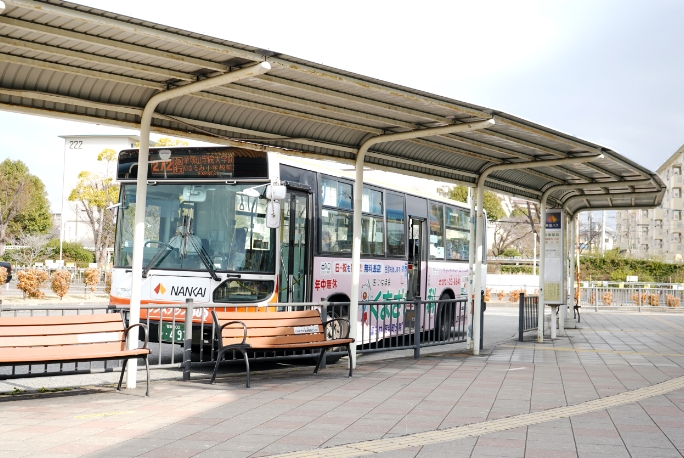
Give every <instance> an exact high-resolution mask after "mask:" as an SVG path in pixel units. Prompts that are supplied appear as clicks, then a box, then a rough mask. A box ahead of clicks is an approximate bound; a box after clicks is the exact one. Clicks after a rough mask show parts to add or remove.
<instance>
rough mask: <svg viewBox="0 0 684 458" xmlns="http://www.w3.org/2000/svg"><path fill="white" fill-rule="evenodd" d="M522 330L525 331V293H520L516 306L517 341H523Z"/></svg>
mask: <svg viewBox="0 0 684 458" xmlns="http://www.w3.org/2000/svg"><path fill="white" fill-rule="evenodd" d="M523 329H525V293H520V299H519V304H518V340H519V341H520V342H522V341H523Z"/></svg>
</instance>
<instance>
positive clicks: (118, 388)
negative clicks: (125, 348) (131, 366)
mask: <svg viewBox="0 0 684 458" xmlns="http://www.w3.org/2000/svg"><path fill="white" fill-rule="evenodd" d="M126 364H128V358H126V359H124V362H123V366H122V367H121V376H120V377H119V385H118V386H117V387H116V391H121V382H123V376H124V372H126Z"/></svg>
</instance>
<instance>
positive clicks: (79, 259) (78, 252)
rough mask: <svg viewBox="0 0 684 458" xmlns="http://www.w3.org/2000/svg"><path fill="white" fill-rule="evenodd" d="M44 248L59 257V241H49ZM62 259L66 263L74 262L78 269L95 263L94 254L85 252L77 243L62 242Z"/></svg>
mask: <svg viewBox="0 0 684 458" xmlns="http://www.w3.org/2000/svg"><path fill="white" fill-rule="evenodd" d="M45 246H47V247H49V248H52V249H53V252H54V253H57V254H58V255H59V239H55V240H50V241H49V242H48V243H47V244H46V245H45ZM62 259H64V261H66V262H75V263H76V265H78V266H79V267H88V264H90V263H91V262H95V254H94V253H93V252H92V251H89V250H86V249H85V248H84V247H83V245H81V244H80V243H78V242H62Z"/></svg>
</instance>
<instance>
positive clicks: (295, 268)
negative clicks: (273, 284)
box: [278, 189, 310, 303]
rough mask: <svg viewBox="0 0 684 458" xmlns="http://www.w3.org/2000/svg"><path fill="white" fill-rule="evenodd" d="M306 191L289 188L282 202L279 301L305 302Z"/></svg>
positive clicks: (307, 236) (307, 199)
mask: <svg viewBox="0 0 684 458" xmlns="http://www.w3.org/2000/svg"><path fill="white" fill-rule="evenodd" d="M309 200H310V198H309V194H308V193H306V192H301V191H295V190H292V189H288V191H287V194H286V196H285V200H283V204H282V210H281V211H282V224H281V226H280V275H279V276H278V302H281V303H287V302H307V301H309V300H310V298H309V297H308V295H307V290H308V288H307V282H308V281H309V280H310V279H309V278H308V269H309V265H308V264H309V263H308V262H307V259H308V253H309V247H308V244H307V241H308V240H309V239H310V235H309V234H310V233H309Z"/></svg>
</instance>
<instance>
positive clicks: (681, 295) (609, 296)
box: [579, 285, 684, 311]
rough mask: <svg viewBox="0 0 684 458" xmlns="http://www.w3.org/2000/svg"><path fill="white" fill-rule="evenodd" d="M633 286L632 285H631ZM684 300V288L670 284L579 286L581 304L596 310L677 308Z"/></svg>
mask: <svg viewBox="0 0 684 458" xmlns="http://www.w3.org/2000/svg"><path fill="white" fill-rule="evenodd" d="M630 286H631V285H630ZM683 301H684V290H682V289H674V288H672V287H671V286H670V285H668V287H664V288H645V287H642V288H639V287H627V288H625V287H623V288H620V287H617V288H616V287H605V286H590V287H580V288H579V305H580V306H581V307H593V308H594V310H595V311H598V310H599V309H601V308H608V307H628V308H636V309H637V310H639V311H641V309H642V308H649V309H655V308H660V309H675V308H678V307H680V306H681V305H682V302H683Z"/></svg>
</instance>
